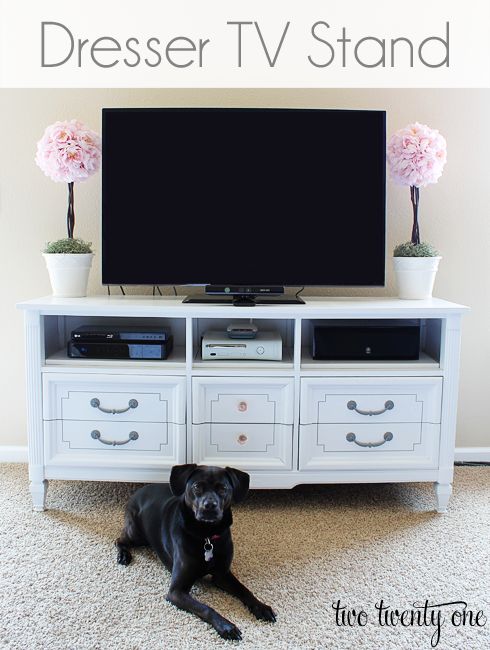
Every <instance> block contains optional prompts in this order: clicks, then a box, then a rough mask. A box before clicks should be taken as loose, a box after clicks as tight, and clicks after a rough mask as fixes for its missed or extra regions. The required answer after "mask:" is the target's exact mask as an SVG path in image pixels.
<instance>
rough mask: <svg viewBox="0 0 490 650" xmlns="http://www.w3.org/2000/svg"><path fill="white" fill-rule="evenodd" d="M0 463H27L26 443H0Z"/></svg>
mask: <svg viewBox="0 0 490 650" xmlns="http://www.w3.org/2000/svg"><path fill="white" fill-rule="evenodd" d="M0 463H27V445H26V446H24V447H21V446H20V445H18V446H17V445H0Z"/></svg>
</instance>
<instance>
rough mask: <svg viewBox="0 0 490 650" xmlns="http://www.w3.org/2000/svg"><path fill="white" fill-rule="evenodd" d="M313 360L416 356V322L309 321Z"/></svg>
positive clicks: (408, 357)
mask: <svg viewBox="0 0 490 650" xmlns="http://www.w3.org/2000/svg"><path fill="white" fill-rule="evenodd" d="M311 355H312V357H313V359H317V360H322V361H342V360H345V361H360V360H363V359H371V360H373V361H405V360H415V359H418V358H419V355H420V321H419V320H417V319H403V320H369V321H366V320H332V321H329V322H328V323H327V322H324V321H323V322H321V323H314V324H313V337H312V352H311Z"/></svg>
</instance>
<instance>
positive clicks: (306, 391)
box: [300, 377, 442, 424]
mask: <svg viewBox="0 0 490 650" xmlns="http://www.w3.org/2000/svg"><path fill="white" fill-rule="evenodd" d="M441 398H442V378H441V377H413V378H412V377H389V378H384V377H370V378H369V379H368V380H366V379H363V380H362V381H360V380H359V379H357V378H352V377H343V378H340V377H335V378H333V379H331V380H329V379H316V378H307V379H302V380H301V413H300V422H301V424H314V423H326V424H328V423H335V422H346V423H353V424H363V423H368V422H369V423H371V422H380V423H381V422H414V423H416V422H419V423H420V422H433V423H439V422H440V421H441Z"/></svg>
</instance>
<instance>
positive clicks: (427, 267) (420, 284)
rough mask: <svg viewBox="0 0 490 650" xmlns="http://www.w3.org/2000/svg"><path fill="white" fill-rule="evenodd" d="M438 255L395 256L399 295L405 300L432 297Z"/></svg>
mask: <svg viewBox="0 0 490 650" xmlns="http://www.w3.org/2000/svg"><path fill="white" fill-rule="evenodd" d="M440 259H442V258H441V257H440V256H438V257H394V258H393V263H394V266H395V276H396V283H397V286H398V297H399V298H403V299H404V300H421V299H423V298H431V297H432V289H433V288H434V280H435V278H436V273H437V267H438V266H439V260H440Z"/></svg>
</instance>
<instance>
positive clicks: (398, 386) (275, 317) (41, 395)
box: [19, 295, 467, 512]
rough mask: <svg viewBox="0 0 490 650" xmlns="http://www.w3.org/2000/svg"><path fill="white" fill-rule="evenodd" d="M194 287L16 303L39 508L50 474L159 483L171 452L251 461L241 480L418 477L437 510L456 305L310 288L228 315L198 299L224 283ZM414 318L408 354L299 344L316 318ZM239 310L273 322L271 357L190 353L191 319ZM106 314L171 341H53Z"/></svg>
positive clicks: (451, 389) (452, 411)
mask: <svg viewBox="0 0 490 650" xmlns="http://www.w3.org/2000/svg"><path fill="white" fill-rule="evenodd" d="M231 298H232V296H229V297H228V299H231ZM260 299H261V300H262V296H260ZM270 299H271V297H268V298H264V300H270ZM206 300H207V301H208V304H201V305H199V304H197V305H196V304H188V303H187V304H182V296H176V297H174V296H164V297H163V296H133V295H132V296H119V295H117V296H89V297H87V298H55V297H53V296H48V297H46V298H40V299H37V300H29V301H27V302H23V303H21V304H20V305H19V307H20V308H21V309H23V310H24V312H25V335H26V360H27V409H28V441H29V476H30V481H31V485H30V489H31V494H32V499H33V507H34V509H35V510H44V508H45V496H46V490H47V487H48V481H49V480H51V479H52V480H82V481H127V482H134V483H138V482H144V483H146V482H150V483H153V482H155V483H158V482H164V481H168V479H169V475H170V470H171V468H172V466H173V465H177V464H180V463H201V464H203V465H222V466H225V465H228V466H230V467H237V468H239V469H242V470H244V471H245V472H249V473H250V476H251V486H252V488H267V489H281V488H282V489H284V488H292V487H293V486H295V485H298V484H302V483H303V484H304V483H395V482H396V483H403V482H414V481H424V482H431V483H433V484H434V487H435V495H436V503H437V505H436V507H437V510H438V512H444V510H445V509H446V506H447V503H448V501H449V497H450V495H451V489H452V488H451V485H452V478H453V466H454V438H455V431H456V409H457V400H458V377H459V345H460V334H461V318H462V315H463V314H464V313H465V312H466V311H467V308H466V307H464V306H462V305H456V304H454V303H450V302H446V301H445V300H439V299H438V298H432V299H428V300H399V299H398V298H389V297H382V298H376V297H362V298H347V297H345V298H334V297H332V298H319V297H318V298H316V297H310V296H308V297H305V304H303V305H297V306H295V305H281V304H277V305H271V304H266V305H261V304H257V305H256V306H254V307H253V308H247V307H244V308H243V309H241V310H240V311H239V314H238V316H237V315H236V312H235V313H233V312H234V310H233V309H230V306H229V305H231V304H232V303H231V302H229V303H228V305H223V304H218V305H216V304H210V303H211V302H213V301H218V300H221V301H222V300H223V297H207V298H206ZM413 318H416V319H419V320H420V325H421V337H420V339H421V340H420V356H419V359H417V360H415V361H373V360H367V359H366V360H362V361H319V360H315V359H312V356H311V338H312V331H313V327H314V326H315V325H316V324H317V323H320V324H321V323H322V322H323V323H324V324H329V323H331V322H332V321H335V320H337V319H342V320H346V319H347V320H351V321H356V320H358V319H391V320H395V321H396V320H398V319H413ZM237 319H238V322H239V321H241V320H243V322H246V321H249V320H250V319H253V321H254V323H255V324H256V325H257V327H258V329H259V331H260V330H261V329H262V330H274V331H277V332H279V333H280V335H281V338H282V341H283V358H282V360H281V361H261V360H248V361H245V360H224V361H207V360H203V359H202V356H201V338H202V336H203V334H204V332H206V331H207V330H209V329H213V328H214V329H221V330H223V331H224V330H225V329H226V327H227V326H228V325H229V323H230V320H233V321H234V322H237ZM114 322H116V323H117V324H118V325H136V326H139V327H145V326H146V325H147V324H151V325H155V324H159V325H161V326H162V327H168V328H169V329H170V330H171V331H172V334H173V337H174V347H173V350H172V353H171V354H170V356H169V357H168V359H166V360H164V361H158V360H151V359H150V360H139V359H108V360H104V359H71V358H69V357H68V356H67V351H66V345H67V341H68V340H69V338H70V333H71V331H72V330H73V329H74V328H76V327H79V326H80V325H94V324H97V325H99V324H102V323H107V324H109V323H114ZM390 403H391V405H390V406H388V404H390Z"/></svg>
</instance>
